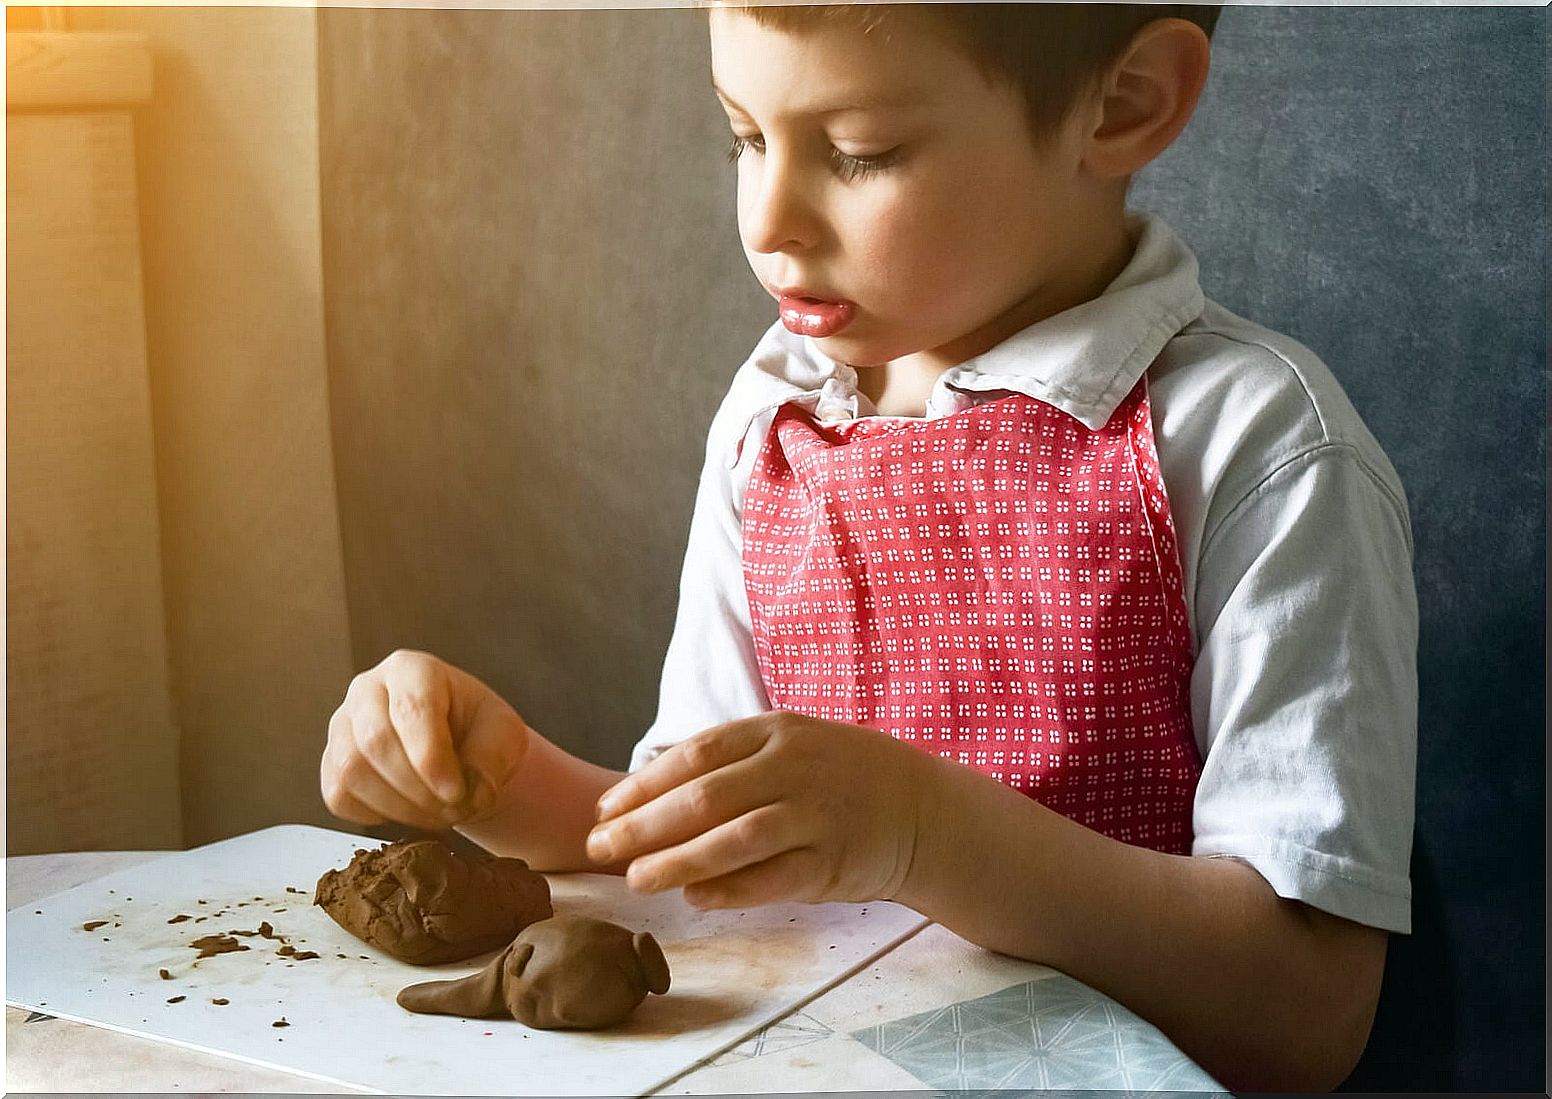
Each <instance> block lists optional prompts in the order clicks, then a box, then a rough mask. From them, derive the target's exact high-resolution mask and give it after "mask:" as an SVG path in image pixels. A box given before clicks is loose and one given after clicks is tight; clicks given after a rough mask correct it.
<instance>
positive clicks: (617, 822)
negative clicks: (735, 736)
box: [587, 759, 772, 863]
mask: <svg viewBox="0 0 1552 1099" xmlns="http://www.w3.org/2000/svg"><path fill="white" fill-rule="evenodd" d="M761 770H762V769H761V768H760V766H759V765H758V764H755V763H752V762H751V761H750V760H748V759H740V760H737V761H735V762H733V763H730V764H728V765H727V766H725V767H720V768H718V769H716V770H714V771H712V772H710V773H709V774H703V775H697V776H695V777H693V778H691V779H689V780H688V781H687V782H685V783H683V784H682V785H679V786H674V787H672V788H670V789H668V790H667V791H666V792H664V793H662V794H660V795H659V796H657V797H655V798H653V799H652V800H651V801H649V802H647V803H646V804H644V805H640V806H637V807H636V808H634V809H631V810H629V811H628V812H625V813H622V814H621V815H619V816H616V817H611V818H609V819H608V820H606V821H604V822H603V823H602V824H599V825H597V826H595V827H594V828H593V830H592V832H590V833H589V834H588V839H587V853H588V856H589V857H591V858H592V859H594V860H595V861H597V862H601V863H612V862H619V861H622V860H628V859H634V858H636V857H638V856H641V855H646V854H650V853H651V852H653V851H661V850H663V849H664V848H666V847H669V846H671V845H673V844H679V843H684V842H686V841H688V840H691V839H694V838H695V837H696V836H699V835H701V834H702V833H705V832H708V831H710V830H711V829H713V828H716V827H717V826H718V825H721V824H725V823H727V822H729V821H733V820H736V819H738V818H739V817H741V816H743V815H744V814H745V813H749V812H752V811H753V810H755V809H758V808H760V807H761V806H763V805H767V804H769V803H770V802H771V801H772V789H771V784H770V781H769V779H768V777H767V778H766V779H764V780H762V779H761V776H760V771H761Z"/></svg>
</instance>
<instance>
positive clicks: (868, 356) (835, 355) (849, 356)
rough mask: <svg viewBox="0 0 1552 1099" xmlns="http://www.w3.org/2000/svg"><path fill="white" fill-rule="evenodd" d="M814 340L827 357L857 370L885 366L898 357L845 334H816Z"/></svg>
mask: <svg viewBox="0 0 1552 1099" xmlns="http://www.w3.org/2000/svg"><path fill="white" fill-rule="evenodd" d="M813 340H814V346H815V347H817V348H819V350H820V351H822V352H824V353H825V355H826V356H827V357H829V358H831V359H834V360H835V361H836V362H838V363H845V364H846V365H847V366H849V367H852V368H854V369H856V370H868V369H870V368H872V367H875V366H885V365H887V364H888V363H889V361H890V360H891V359H894V358H898V356H896V355H890V354H886V353H884V352H883V351H882V350H880V349H879V347H878V346H877V345H876V344H869V343H868V342H867V341H865V340H858V339H848V338H847V337H846V336H845V335H839V336H815V337H813Z"/></svg>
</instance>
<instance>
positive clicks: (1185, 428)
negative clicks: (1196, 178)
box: [322, 5, 1416, 1091]
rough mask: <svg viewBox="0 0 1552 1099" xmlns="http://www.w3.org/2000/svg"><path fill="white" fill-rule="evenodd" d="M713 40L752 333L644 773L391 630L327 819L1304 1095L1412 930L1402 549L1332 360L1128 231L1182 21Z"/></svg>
mask: <svg viewBox="0 0 1552 1099" xmlns="http://www.w3.org/2000/svg"><path fill="white" fill-rule="evenodd" d="M1181 14H1187V15H1190V16H1192V18H1179V17H1178V16H1179V15H1181ZM710 20H711V36H712V55H713V77H714V83H715V87H716V90H717V94H718V97H719V99H720V100H721V102H722V104H723V107H724V109H725V110H726V112H727V114H728V119H729V123H730V125H731V127H732V130H733V135H734V144H733V150H732V153H733V158H734V159H735V160H736V162H737V172H738V191H739V202H738V206H739V230H740V236H741V237H742V240H743V244H744V248H745V251H746V254H747V256H748V258H749V262H750V265H751V267H752V268H753V270H754V272H755V274H756V276H757V277H759V278H760V279H761V281H762V283H763V284H764V285H765V286H766V288H767V289H768V290H770V292H771V293H772V295H773V297H775V298H776V299H777V302H778V313H779V316H780V318H781V323H780V324H778V325H777V326H774V327H773V328H772V330H771V331H770V332H769V333H767V335H766V337H765V338H764V339H763V340H762V341H761V343H760V345H759V346H758V347H757V348H756V349H755V352H754V354H753V355H752V356H751V358H750V360H749V361H748V362H747V363H745V365H744V367H743V368H742V369H741V370H740V371H739V373H738V375H737V376H736V378H735V380H734V382H733V386H732V388H731V390H730V392H729V395H728V397H727V399H726V401H725V402H724V404H723V406H722V408H721V410H719V412H718V415H717V417H716V419H715V420H714V422H713V424H712V427H711V430H710V433H709V437H708V446H707V461H706V467H705V470H704V472H703V476H702V482H701V488H700V491H699V494H698V497H697V501H696V510H695V517H694V520H693V522H692V530H691V535H690V543H689V547H688V550H687V554H686V562H685V569H684V575H683V580H682V585H681V601H680V610H679V617H678V621H677V623H676V626H675V630H674V636H673V639H672V641H671V643H670V646H669V653H668V656H667V659H666V661H665V668H664V677H663V686H662V699H661V703H660V707H659V713H658V717H657V720H656V722H655V723H654V725H653V726H652V728H651V729H650V730H649V731H648V732H647V734H646V735H645V736H644V737H643V738H642V741H641V743H640V744H638V746H637V749H636V752H635V755H634V757H633V759H632V771H631V772H630V773H629V774H628V775H625V774H621V773H619V772H614V771H610V770H608V769H605V768H601V767H597V766H594V765H592V764H589V763H587V762H585V761H582V760H579V759H576V758H575V757H572V756H570V755H568V754H566V753H565V752H563V751H561V750H560V749H558V748H556V747H555V746H554V745H552V744H551V743H550V742H548V741H546V740H544V739H543V738H541V737H540V736H539V735H538V734H537V733H535V732H534V731H533V730H531V729H529V728H528V727H527V726H526V725H525V724H524V723H523V722H522V720H521V719H520V718H519V717H518V716H517V715H516V713H515V712H514V711H513V710H512V708H511V707H510V706H508V705H507V704H506V703H505V702H503V701H502V700H501V699H499V698H498V697H496V696H495V695H494V694H493V693H492V692H491V691H489V689H488V688H485V687H484V685H483V684H480V683H479V682H478V681H477V680H475V679H473V677H471V676H469V675H468V674H467V673H464V672H462V671H460V670H458V669H456V668H453V667H451V666H449V665H447V664H445V663H443V662H441V661H438V660H436V659H435V658H434V657H430V656H427V655H425V654H418V653H404V652H401V653H395V654H394V655H393V656H391V657H389V658H388V659H387V660H385V661H384V662H383V663H382V664H380V665H379V666H378V667H377V668H375V669H372V670H371V671H370V672H366V673H363V674H362V675H361V676H358V677H357V678H356V680H354V681H353V682H352V684H351V687H350V690H349V692H348V693H347V695H346V699H345V703H344V704H343V705H342V706H341V707H340V709H339V711H337V712H336V714H335V715H334V718H333V719H332V720H331V722H330V729H329V744H328V747H327V749H326V751H325V753H324V758H323V763H322V783H323V789H324V796H325V801H326V802H327V804H328V805H329V807H330V808H331V809H332V810H333V811H334V812H335V813H337V814H339V815H340V816H343V817H345V818H347V819H350V820H354V821H358V822H361V823H375V822H378V821H381V820H385V819H392V820H399V821H403V822H406V823H410V824H415V825H419V826H422V827H428V828H442V827H446V826H449V825H454V826H457V827H458V828H459V830H460V831H462V832H463V833H464V834H465V835H467V836H469V837H470V838H471V839H473V840H475V841H476V842H478V843H480V844H482V845H483V846H485V847H487V848H488V849H490V850H492V851H495V852H497V853H500V854H510V855H518V856H521V857H523V858H526V859H528V860H529V861H530V863H531V864H533V865H534V866H535V867H536V868H538V869H541V870H550V871H566V870H579V869H598V868H604V867H607V868H608V869H610V870H613V871H615V872H623V873H625V874H626V876H627V880H628V882H629V883H630V885H631V886H632V887H633V888H636V889H640V890H646V891H658V890H664V889H673V888H683V889H684V891H685V896H686V898H687V899H688V900H690V901H691V903H695V904H700V905H705V906H727V907H745V906H748V905H752V904H759V903H767V902H774V901H779V900H807V901H825V900H847V901H866V900H872V899H890V900H896V901H899V902H901V903H904V904H907V905H910V906H911V907H913V908H915V909H917V910H918V911H920V912H922V913H923V914H925V915H927V916H930V917H931V918H933V919H934V920H936V921H938V922H940V923H942V924H944V925H945V926H946V927H948V928H950V929H951V930H953V931H955V932H957V933H958V934H960V935H962V936H964V937H965V938H967V939H969V940H970V941H972V942H976V943H978V944H980V945H982V946H985V947H987V948H989V949H993V950H998V951H1002V952H1005V953H1009V954H1013V955H1017V956H1020V957H1025V958H1030V959H1033V960H1036V961H1040V962H1043V963H1046V964H1048V965H1052V966H1054V967H1056V968H1058V969H1061V970H1062V971H1064V972H1066V973H1069V974H1071V975H1072V976H1074V977H1076V978H1078V979H1079V980H1082V981H1084V982H1086V983H1088V984H1090V985H1092V986H1093V987H1095V988H1097V989H1100V990H1101V991H1103V992H1105V993H1107V994H1109V995H1111V996H1113V997H1114V998H1116V999H1117V1000H1119V1001H1120V1002H1122V1003H1124V1004H1126V1005H1127V1006H1129V1007H1130V1008H1132V1009H1133V1010H1134V1011H1136V1012H1138V1013H1139V1014H1140V1015H1142V1016H1144V1017H1145V1018H1147V1019H1149V1020H1150V1021H1151V1022H1153V1023H1155V1024H1156V1025H1157V1026H1159V1027H1160V1029H1161V1030H1163V1031H1164V1032H1165V1033H1166V1034H1167V1035H1169V1037H1170V1038H1171V1039H1172V1040H1173V1041H1175V1042H1176V1044H1177V1045H1179V1046H1180V1048H1181V1049H1182V1050H1184V1051H1185V1052H1186V1053H1187V1054H1188V1055H1190V1056H1191V1057H1193V1058H1194V1059H1195V1060H1196V1061H1197V1062H1198V1063H1200V1064H1201V1065H1202V1066H1203V1067H1204V1068H1205V1069H1206V1070H1207V1071H1208V1072H1210V1073H1212V1074H1213V1075H1214V1076H1215V1077H1216V1078H1218V1079H1219V1080H1220V1081H1221V1082H1222V1083H1224V1084H1225V1085H1227V1086H1229V1087H1232V1088H1235V1089H1246V1090H1265V1091H1294V1090H1316V1089H1327V1088H1330V1087H1332V1086H1335V1085H1336V1084H1337V1083H1339V1082H1340V1081H1341V1080H1342V1079H1343V1078H1344V1077H1345V1076H1346V1074H1347V1073H1348V1072H1349V1071H1350V1070H1351V1068H1352V1066H1353V1064H1354V1063H1355V1062H1356V1060H1357V1057H1358V1055H1359V1053H1360V1052H1361V1051H1362V1048H1363V1045H1364V1043H1365V1041H1366V1039H1367V1035H1368V1028H1369V1026H1370V1023H1371V1020H1372V1017H1373V1012H1374V1007H1375V1003H1376V1000H1377V996H1378V990H1379V983H1380V976H1381V972H1382V969H1383V961H1384V951H1385V941H1386V938H1385V936H1386V931H1387V930H1395V931H1406V930H1408V929H1409V924H1408V920H1409V907H1408V898H1409V883H1408V881H1407V876H1406V875H1407V859H1408V854H1409V845H1410V838H1411V793H1412V789H1411V783H1412V769H1413V757H1414V751H1415V746H1414V742H1415V707H1416V695H1415V670H1414V666H1413V660H1414V651H1415V636H1416V607H1415V599H1414V596H1413V591H1412V586H1411V571H1410V568H1411V562H1410V552H1411V550H1410V535H1409V532H1408V525H1407V515H1406V509H1405V502H1404V496H1403V495H1402V492H1401V487H1400V484H1399V482H1398V481H1397V479H1396V476H1395V473H1394V471H1393V470H1392V469H1391V467H1390V465H1389V463H1388V462H1387V461H1386V459H1385V457H1384V455H1383V454H1382V453H1381V451H1380V450H1379V447H1378V446H1377V444H1376V443H1375V442H1374V440H1373V439H1372V438H1371V437H1370V436H1369V434H1368V432H1367V431H1366V430H1365V429H1364V428H1363V425H1362V424H1361V422H1360V421H1359V419H1358V417H1357V415H1356V413H1355V412H1354V411H1353V410H1352V408H1351V406H1350V405H1349V404H1348V403H1347V402H1346V400H1345V398H1344V397H1343V395H1342V394H1341V391H1340V389H1339V387H1338V386H1337V385H1336V383H1335V381H1334V379H1332V378H1331V376H1330V375H1329V373H1328V372H1327V371H1326V370H1325V369H1324V367H1323V366H1322V365H1321V364H1320V363H1319V360H1318V359H1316V358H1315V357H1314V355H1313V354H1311V353H1310V352H1309V351H1308V350H1307V349H1305V348H1303V347H1302V346H1300V345H1298V344H1296V343H1295V342H1294V341H1291V340H1289V339H1287V338H1285V337H1281V336H1278V335H1277V334H1275V333H1271V332H1268V331H1266V330H1265V329H1261V328H1259V327H1257V326H1255V325H1253V324H1251V323H1249V322H1247V321H1244V320H1241V319H1240V318H1238V317H1234V316H1233V315H1232V314H1229V313H1228V312H1227V311H1226V310H1223V309H1221V308H1220V307H1218V306H1216V305H1215V304H1213V303H1211V302H1206V301H1204V299H1203V298H1202V296H1201V291H1200V289H1199V287H1198V285H1197V282H1196V264H1195V261H1194V258H1193V257H1192V256H1191V254H1190V252H1189V251H1188V250H1187V249H1186V248H1185V246H1184V245H1183V244H1181V243H1180V241H1179V240H1178V239H1177V238H1175V237H1174V235H1173V234H1172V233H1171V232H1170V231H1169V230H1168V228H1167V227H1166V226H1164V225H1163V224H1162V223H1161V222H1159V221H1158V220H1157V219H1155V218H1150V217H1146V216H1144V215H1139V214H1135V213H1133V212H1130V211H1128V210H1126V208H1125V195H1126V189H1127V185H1128V183H1129V180H1130V178H1131V176H1132V174H1133V173H1135V172H1136V171H1138V170H1139V169H1141V168H1142V167H1143V166H1144V165H1146V164H1147V163H1148V162H1149V161H1151V160H1152V159H1153V158H1154V157H1156V156H1158V155H1159V153H1161V152H1162V151H1163V150H1164V149H1165V148H1167V147H1168V145H1169V144H1170V143H1171V142H1172V141H1173V140H1174V139H1175V138H1176V137H1177V136H1178V135H1179V133H1180V132H1181V131H1182V130H1183V129H1184V127H1185V125H1186V123H1187V122H1188V121H1189V119H1190V116H1191V113H1192V111H1193V110H1194V107H1195V104H1196V101H1197V98H1198V96H1199V95H1200V92H1201V89H1202V87H1203V84H1204V83H1205V80H1206V75H1207V69H1208V61H1209V45H1208V35H1207V33H1206V31H1210V29H1211V27H1212V19H1211V18H1210V17H1205V18H1204V17H1201V16H1200V15H1198V14H1196V13H1192V12H1188V11H1185V10H1184V9H1180V10H1176V9H1163V8H1147V9H1138V10H1133V9H1126V8H1121V7H1111V6H1108V5H1104V6H1098V7H1095V8H1083V7H1072V6H1068V5H1058V6H1055V7H1054V8H1040V9H1035V10H1027V9H1025V8H1024V6H1022V5H987V6H984V7H983V6H980V5H963V6H960V5H956V6H944V7H941V8H939V7H933V8H926V7H903V8H890V9H882V8H869V7H864V8H858V9H847V8H839V9H815V10H807V11H805V10H802V9H730V8H722V9H717V10H713V11H712V13H711V15H710ZM1155 431H1156V432H1157V447H1156V448H1155V444H1154V432H1155Z"/></svg>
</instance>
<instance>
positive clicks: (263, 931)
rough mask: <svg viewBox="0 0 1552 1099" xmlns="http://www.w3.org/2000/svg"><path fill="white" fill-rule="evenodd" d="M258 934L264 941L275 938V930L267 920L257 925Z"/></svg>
mask: <svg viewBox="0 0 1552 1099" xmlns="http://www.w3.org/2000/svg"><path fill="white" fill-rule="evenodd" d="M259 934H260V935H263V936H264V937H265V938H266V939H273V938H275V937H276V936H275V929H274V928H273V927H271V926H270V924H269V921H268V920H266V921H264V922H263V923H261V924H259Z"/></svg>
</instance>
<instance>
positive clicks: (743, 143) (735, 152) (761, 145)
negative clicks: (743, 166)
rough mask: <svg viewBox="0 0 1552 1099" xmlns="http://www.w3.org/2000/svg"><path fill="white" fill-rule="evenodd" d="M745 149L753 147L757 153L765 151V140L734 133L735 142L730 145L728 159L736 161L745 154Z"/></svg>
mask: <svg viewBox="0 0 1552 1099" xmlns="http://www.w3.org/2000/svg"><path fill="white" fill-rule="evenodd" d="M745 149H753V150H754V151H755V152H757V153H760V152H764V151H765V141H764V139H763V138H760V137H739V136H738V135H737V134H734V135H733V142H732V144H730V145H729V146H728V152H727V158H728V160H729V161H730V162H736V161H737V160H738V158H739V157H741V156H743V155H744V150H745Z"/></svg>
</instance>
